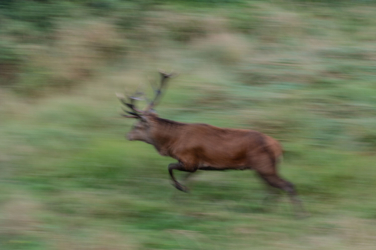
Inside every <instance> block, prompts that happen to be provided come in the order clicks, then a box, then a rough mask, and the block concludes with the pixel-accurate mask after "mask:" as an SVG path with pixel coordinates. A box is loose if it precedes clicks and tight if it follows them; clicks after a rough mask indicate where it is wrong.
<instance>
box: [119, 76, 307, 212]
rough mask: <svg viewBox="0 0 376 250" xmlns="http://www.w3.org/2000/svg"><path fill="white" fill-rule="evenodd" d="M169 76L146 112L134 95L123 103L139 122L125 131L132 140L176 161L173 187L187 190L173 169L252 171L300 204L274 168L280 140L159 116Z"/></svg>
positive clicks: (250, 131) (169, 167) (247, 131)
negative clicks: (153, 148)
mask: <svg viewBox="0 0 376 250" xmlns="http://www.w3.org/2000/svg"><path fill="white" fill-rule="evenodd" d="M170 76H171V75H167V74H164V73H161V77H162V83H161V87H160V88H159V89H158V90H156V97H155V99H154V100H153V101H152V102H151V103H150V105H149V107H148V108H147V109H146V110H145V111H141V110H138V109H137V108H136V107H135V105H134V104H133V102H134V100H137V98H136V97H131V98H130V102H126V101H125V98H124V97H121V96H120V100H121V101H122V102H123V103H124V104H125V105H126V106H127V107H129V108H130V109H131V111H126V112H127V113H128V114H130V115H124V116H125V117H128V118H136V119H138V120H139V121H138V122H137V123H136V124H135V126H134V127H133V129H132V130H131V131H130V132H129V133H128V135H127V138H128V139H129V140H131V141H133V140H137V141H143V142H146V143H149V144H151V145H153V146H154V147H155V148H156V150H157V151H158V152H159V154H161V155H163V156H169V157H172V158H174V159H176V160H177V162H176V163H171V164H170V165H169V166H168V171H169V174H170V176H171V179H172V181H173V183H174V186H175V187H176V188H177V189H179V190H181V191H187V188H186V187H185V186H183V185H181V184H180V183H179V182H178V181H177V180H176V179H175V177H174V174H173V171H174V170H179V171H185V172H189V173H194V172H196V171H197V170H227V169H233V170H246V169H250V170H254V171H256V172H257V174H258V175H259V176H260V177H261V178H262V179H263V180H264V181H265V182H266V183H267V184H268V185H269V186H270V187H274V188H278V189H281V190H283V191H285V192H287V193H288V194H289V195H290V198H291V200H292V202H293V203H295V204H298V205H300V201H299V200H298V199H297V194H296V191H295V188H294V185H293V184H292V183H290V182H288V181H286V180H284V179H282V178H281V177H280V176H279V174H278V171H277V162H278V158H280V157H281V156H282V147H281V145H280V144H279V142H278V141H277V140H275V139H273V138H272V137H270V136H267V135H265V134H263V133H260V132H258V131H254V130H246V129H231V128H219V127H215V126H211V125H208V124H189V123H180V122H175V121H171V120H166V119H162V118H160V117H158V115H157V114H156V113H155V112H154V111H153V110H152V108H153V107H154V106H155V103H156V101H157V100H158V98H159V97H160V94H161V89H162V88H163V86H164V85H165V82H166V80H167V79H168V78H169V77H170Z"/></svg>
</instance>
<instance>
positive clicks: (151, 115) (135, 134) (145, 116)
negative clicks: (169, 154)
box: [117, 72, 175, 143]
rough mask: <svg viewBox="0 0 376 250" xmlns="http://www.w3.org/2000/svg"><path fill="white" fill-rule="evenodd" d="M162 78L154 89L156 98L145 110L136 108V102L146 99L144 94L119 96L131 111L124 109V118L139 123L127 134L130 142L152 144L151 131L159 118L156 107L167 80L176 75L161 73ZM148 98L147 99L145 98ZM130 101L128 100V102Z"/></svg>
mask: <svg viewBox="0 0 376 250" xmlns="http://www.w3.org/2000/svg"><path fill="white" fill-rule="evenodd" d="M159 73H160V76H161V81H160V85H159V86H158V87H154V86H153V85H152V87H153V90H154V98H153V100H151V101H148V105H147V107H146V108H145V110H140V109H138V108H136V104H135V101H137V100H142V99H144V98H143V96H144V94H143V93H142V92H136V93H135V94H134V95H132V96H127V97H125V96H123V95H121V94H117V97H118V98H119V99H120V101H121V102H122V103H123V104H124V105H125V106H126V107H127V108H128V109H129V110H126V109H124V112H125V113H126V114H123V115H122V116H123V117H126V118H133V119H137V122H136V123H135V124H134V125H133V127H132V130H131V131H130V132H129V133H128V134H127V136H126V137H127V139H128V140H130V141H144V142H147V143H152V141H151V136H150V130H151V128H152V127H153V122H154V120H155V118H156V117H158V115H157V113H156V111H155V110H154V107H155V106H156V105H157V104H158V102H159V100H160V98H161V95H162V91H163V89H164V88H165V87H166V83H167V80H168V79H169V78H171V77H172V76H174V75H175V74H173V73H171V74H166V73H163V72H159ZM145 98H146V97H145ZM127 99H128V100H127Z"/></svg>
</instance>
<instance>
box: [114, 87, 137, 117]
mask: <svg viewBox="0 0 376 250" xmlns="http://www.w3.org/2000/svg"><path fill="white" fill-rule="evenodd" d="M136 94H138V95H139V93H136ZM116 96H117V97H118V98H119V100H120V101H121V102H122V103H123V104H124V105H125V106H127V107H128V108H130V109H131V110H132V111H128V110H125V109H124V108H123V111H124V112H126V113H128V114H130V115H131V116H128V115H124V114H123V116H124V117H127V118H141V115H140V114H139V113H141V112H142V111H140V110H138V109H137V108H136V106H135V104H134V101H135V100H140V98H138V97H136V96H128V95H126V96H127V98H128V99H129V100H130V102H127V101H126V100H125V96H124V95H122V94H119V93H116Z"/></svg>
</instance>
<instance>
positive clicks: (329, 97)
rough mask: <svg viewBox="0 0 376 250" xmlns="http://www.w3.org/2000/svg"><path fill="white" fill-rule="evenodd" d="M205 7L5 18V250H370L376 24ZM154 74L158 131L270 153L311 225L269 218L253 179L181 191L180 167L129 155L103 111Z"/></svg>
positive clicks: (316, 13)
mask: <svg viewBox="0 0 376 250" xmlns="http://www.w3.org/2000/svg"><path fill="white" fill-rule="evenodd" d="M215 2H216V4H215V5H212V6H211V5H210V3H209V4H208V3H207V4H205V5H202V6H200V8H198V7H197V6H195V4H187V3H184V1H179V2H178V3H169V4H160V5H153V4H150V5H149V4H148V2H142V4H143V5H142V4H141V5H138V4H137V3H129V2H127V3H122V2H120V1H112V2H111V4H109V5H101V4H99V5H94V6H90V5H86V3H83V2H79V1H78V2H74V1H72V2H69V3H68V2H65V1H62V3H61V4H62V5H61V6H60V5H58V4H54V5H51V6H50V8H52V9H53V8H56V6H60V7H61V8H63V7H62V6H65V7H64V8H66V9H65V11H66V12H64V13H63V14H61V15H60V16H58V17H56V18H55V17H53V15H52V13H51V15H48V18H47V20H46V22H47V24H43V18H40V17H41V16H43V11H48V8H47V7H46V6H44V7H41V6H39V7H38V8H35V10H38V11H37V12H35V13H29V14H27V12H25V11H26V10H25V9H21V10H22V13H21V12H20V16H19V17H18V18H15V17H12V16H11V14H12V13H8V14H4V13H3V12H1V11H0V17H1V18H3V19H4V20H7V22H8V23H9V24H10V26H7V28H6V29H5V28H4V29H2V30H0V31H1V32H0V38H3V41H4V42H2V43H1V44H0V51H5V52H6V53H5V52H4V55H3V56H0V60H1V61H0V65H5V64H7V65H8V64H9V65H12V67H10V68H11V69H12V70H13V71H9V72H10V73H12V72H17V74H16V75H17V77H16V78H10V74H2V73H1V72H0V79H5V80H4V81H3V83H6V84H1V85H0V117H1V119H0V248H1V249H10V250H12V249H32V250H33V249H38V250H39V249H41V250H43V249H115V250H116V249H250V248H253V249H260V250H262V249H285V248H286V249H312V250H313V249H328V250H331V249H345V250H346V249H351V250H353V249H362V250H363V249H366V250H367V249H373V248H374V245H375V243H376V242H375V238H374V235H375V234H376V226H375V225H374V220H375V219H376V209H375V207H376V201H375V199H374V195H373V190H375V188H376V181H375V180H376V170H375V168H374V162H375V160H376V158H375V156H374V154H373V151H374V149H375V147H376V134H375V132H374V131H375V124H376V118H375V114H376V113H375V110H376V99H375V98H374V96H375V88H374V83H375V80H376V75H375V70H376V68H375V67H374V59H375V56H376V46H375V40H376V37H375V33H374V32H371V30H372V28H373V27H374V25H375V23H376V18H375V17H376V6H374V4H371V3H369V4H368V5H367V6H365V5H360V4H359V5H358V6H354V5H351V4H350V5H348V4H340V3H336V4H338V5H337V6H336V8H333V7H332V6H331V5H330V6H329V5H327V4H312V3H309V2H304V3H303V2H300V1H295V2H288V3H282V2H280V1H268V2H263V1H237V2H236V3H233V4H228V3H225V1H215ZM98 3H100V1H98ZM29 4H32V3H29ZM208 6H211V7H208ZM21 10H20V11H21ZM130 10H132V11H130ZM2 11H4V9H2ZM12 11H17V10H12ZM14 13H16V12H14ZM14 13H13V14H14ZM17 13H18V12H17ZM25 13H26V14H25ZM67 13H68V14H67ZM13 14H12V15H13ZM21 14H22V15H21ZM123 14H124V15H123ZM97 15H100V17H101V18H97ZM30 18H31V19H33V18H36V20H37V22H36V23H32V22H30ZM34 26H35V27H34ZM25 27H30V28H28V29H26V28H25ZM93 27H95V29H93ZM94 31H96V32H94ZM19 36H21V37H24V36H27V37H30V38H34V39H35V38H38V39H42V40H43V43H36V42H35V41H34V40H33V39H30V40H27V42H26V43H27V44H26V45H25V41H21V40H22V39H21V40H19ZM52 37H53V39H52ZM38 39H36V40H38ZM50 39H52V40H50ZM54 39H55V40H54ZM25 58H27V59H28V61H25ZM57 59H60V60H57ZM15 63H18V64H15ZM14 65H17V67H16V68H13V66H14ZM7 67H8V66H7ZM10 68H7V69H10ZM0 69H1V68H0ZM15 69H16V71H14V70H15ZM158 69H165V70H170V69H171V70H172V69H173V70H176V71H178V72H179V73H180V76H179V77H177V78H175V79H173V80H172V81H171V82H170V84H169V87H168V89H167V91H166V93H165V96H164V97H163V100H162V102H161V103H160V105H159V106H158V108H157V110H158V113H159V114H160V116H162V117H164V118H168V119H173V120H177V121H182V122H205V123H210V124H213V125H217V126H222V127H234V128H250V129H256V130H259V131H262V132H264V133H267V134H269V135H271V136H273V137H275V138H276V139H278V140H280V141H281V143H282V144H283V147H284V150H285V154H284V159H283V161H282V164H281V166H280V171H281V175H282V176H283V177H285V178H286V179H288V180H289V181H291V182H293V183H294V184H295V185H296V186H297V189H298V191H299V193H300V196H301V199H302V200H303V202H304V205H305V207H306V209H307V210H308V211H309V213H310V217H309V218H306V219H304V220H296V219H294V217H293V214H292V209H291V204H290V202H289V200H288V198H287V197H286V196H285V195H281V197H280V199H279V202H276V203H272V204H271V205H270V206H269V207H265V206H263V205H262V201H263V199H264V197H265V195H266V190H265V185H264V184H263V183H262V182H261V181H260V180H259V179H258V178H257V176H256V175H255V174H254V173H252V172H251V171H225V172H211V171H208V172H204V171H202V172H199V173H197V174H196V175H195V176H193V177H192V179H190V180H189V181H188V184H187V185H188V187H189V188H190V189H191V192H190V194H185V193H181V192H179V191H177V190H175V189H174V188H173V186H172V185H171V184H170V180H169V176H168V171H167V166H168V164H169V163H171V162H173V160H172V159H170V158H167V157H162V156H160V155H159V154H158V153H157V152H156V151H155V149H154V148H153V147H152V146H150V145H147V144H144V143H141V142H129V141H127V140H126V139H125V138H124V136H125V134H126V133H127V132H128V131H129V130H130V129H131V126H132V123H133V121H131V120H127V119H123V118H121V117H120V116H119V113H120V112H121V109H120V103H119V102H118V101H117V100H116V97H115V95H114V93H115V92H122V91H123V90H124V89H125V90H126V91H128V92H132V91H135V90H136V89H137V86H138V84H139V83H140V82H142V83H145V84H144V86H142V87H143V88H145V91H146V92H147V93H148V94H149V95H150V94H151V89H150V88H149V86H148V79H156V77H157V74H156V71H157V70H158ZM12 77H13V76H12ZM177 175H178V178H179V179H180V178H183V174H182V173H177Z"/></svg>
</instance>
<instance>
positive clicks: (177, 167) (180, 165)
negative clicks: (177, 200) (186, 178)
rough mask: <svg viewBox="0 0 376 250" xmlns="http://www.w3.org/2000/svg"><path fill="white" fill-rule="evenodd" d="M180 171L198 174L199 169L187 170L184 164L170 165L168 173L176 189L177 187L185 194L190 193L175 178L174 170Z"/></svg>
mask: <svg viewBox="0 0 376 250" xmlns="http://www.w3.org/2000/svg"><path fill="white" fill-rule="evenodd" d="M175 169H176V170H179V171H184V172H190V173H193V172H196V170H197V168H187V167H185V166H184V165H183V164H182V163H180V162H179V163H171V164H170V165H168V172H169V173H170V176H171V179H172V181H173V185H174V187H176V188H177V189H178V190H180V191H183V192H186V193H187V192H188V188H187V187H185V186H183V185H182V184H180V183H179V182H178V181H177V180H176V179H175V176H174V173H173V170H175Z"/></svg>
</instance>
